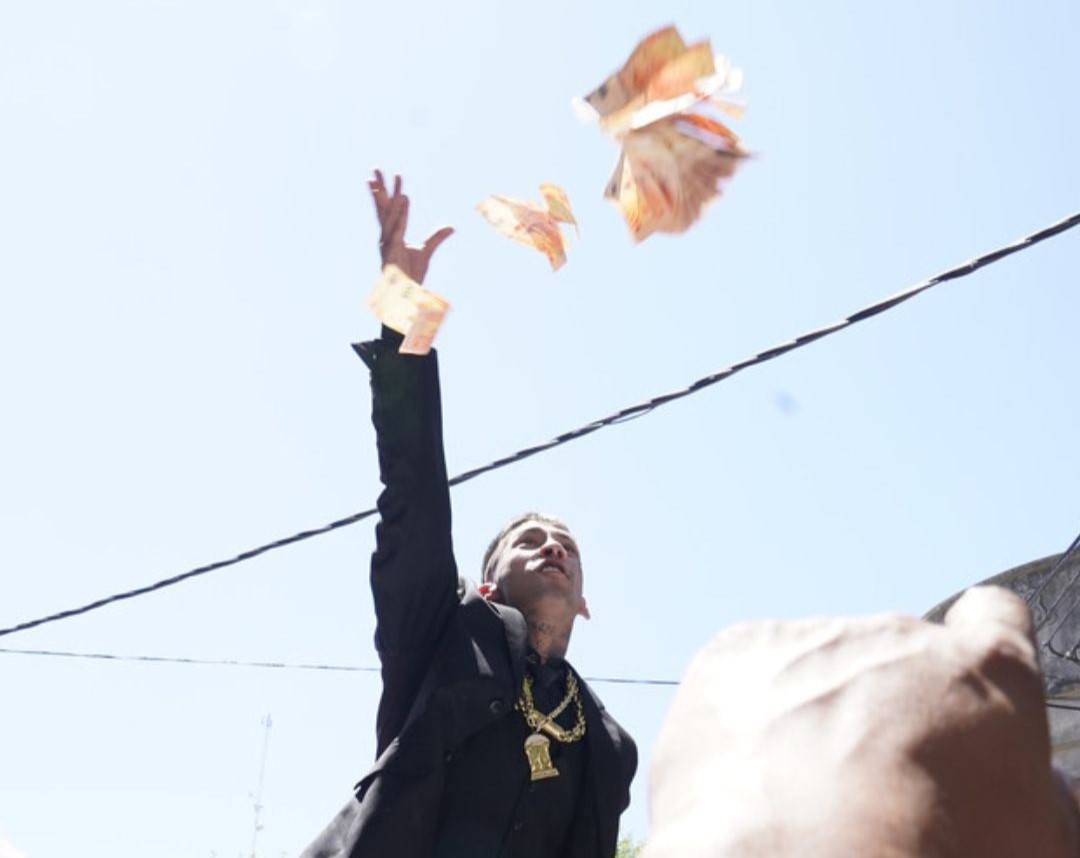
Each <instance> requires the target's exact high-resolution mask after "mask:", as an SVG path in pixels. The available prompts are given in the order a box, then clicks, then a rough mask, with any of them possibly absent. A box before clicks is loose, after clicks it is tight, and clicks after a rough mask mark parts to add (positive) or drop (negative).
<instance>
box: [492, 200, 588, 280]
mask: <svg viewBox="0 0 1080 858" xmlns="http://www.w3.org/2000/svg"><path fill="white" fill-rule="evenodd" d="M540 193H541V195H542V196H543V198H544V205H540V204H538V203H534V202H530V201H528V200H518V199H513V198H511V197H501V196H497V195H494V194H493V195H492V196H490V197H487V198H486V199H484V200H481V201H480V203H479V204H478V205H477V206H476V208H477V210H478V211H479V212H480V214H482V215H483V216H484V217H485V218H486V219H487V221H488V223H490V224H491V225H492V226H493V227H495V229H497V230H498V231H499V232H501V233H502V234H503V235H506V236H509V237H510V238H512V239H514V240H515V241H520V242H521V243H522V244H527V245H528V246H529V247H533V248H536V249H537V250H539V251H540V252H541V253H543V254H544V256H546V257H547V258H548V261H549V262H550V263H551V269H552V270H553V271H558V270H559V268H561V267H562V266H563V264H564V263H565V262H566V239H565V238H564V237H563V234H562V229H561V228H560V226H559V224H562V223H566V224H571V225H572V226H573V227H574V229H575V230H576V229H577V221H576V220H575V219H574V213H573V212H572V211H571V209H570V200H569V198H568V197H567V196H566V191H564V190H563V189H562V188H560V187H559V186H558V185H553V184H550V183H544V184H541V185H540Z"/></svg>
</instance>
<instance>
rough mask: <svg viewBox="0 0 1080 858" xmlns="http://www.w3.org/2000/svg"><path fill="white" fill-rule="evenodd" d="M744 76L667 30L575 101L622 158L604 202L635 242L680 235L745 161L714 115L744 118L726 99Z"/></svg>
mask: <svg viewBox="0 0 1080 858" xmlns="http://www.w3.org/2000/svg"><path fill="white" fill-rule="evenodd" d="M741 85H742V72H741V71H740V70H739V69H736V68H734V67H733V66H732V65H731V63H730V62H728V61H727V60H726V59H724V58H723V57H719V56H714V55H713V53H712V48H711V46H710V44H709V42H708V41H702V42H698V43H696V44H693V45H687V44H686V42H685V41H684V40H683V38H682V36H680V35H679V32H678V30H676V29H675V28H674V27H665V28H663V29H662V30H658V31H657V32H655V33H652V34H651V35H649V36H647V37H646V38H645V39H643V40H642V41H641V42H640V43H639V44H638V45H637V47H636V48H634V50H633V52H632V53H631V54H630V57H629V59H627V61H626V63H625V64H624V65H623V67H622V68H621V69H619V70H618V71H617V72H615V73H614V74H612V75H611V76H609V77H608V78H607V80H605V81H604V82H603V83H602V84H601V85H600V86H598V87H597V88H596V89H594V90H593V91H592V92H590V93H589V94H588V95H586V96H584V97H583V98H581V99H578V100H577V101H576V106H577V108H578V110H579V112H581V113H582V115H583V116H586V117H590V118H593V119H595V120H596V121H597V123H598V124H599V126H600V128H601V129H602V130H603V131H605V132H606V133H608V134H609V135H611V136H612V137H614V138H615V140H616V141H617V142H618V143H619V144H620V145H621V147H622V151H621V152H620V153H619V159H618V161H617V163H616V165H615V171H614V173H613V175H612V177H611V179H610V181H609V182H608V186H607V189H606V191H605V196H606V197H608V198H609V199H611V200H613V201H614V202H615V204H616V205H617V206H618V207H619V209H620V210H621V211H622V214H623V217H624V218H625V219H626V222H627V225H628V226H629V227H630V233H631V235H632V236H633V238H634V240H635V241H639V242H640V241H643V240H644V239H646V238H648V237H649V236H650V235H652V234H653V233H654V232H683V231H685V230H686V229H688V228H689V227H690V226H691V224H693V223H694V222H696V221H697V220H698V218H699V217H700V216H701V212H702V210H703V209H704V207H705V206H706V205H707V204H708V203H709V202H710V201H712V200H713V199H715V198H716V197H717V196H718V195H719V194H720V191H721V187H722V183H723V182H724V181H725V180H726V179H730V178H731V176H732V175H734V173H735V170H736V168H737V166H738V165H739V163H740V161H741V160H742V159H744V158H746V157H747V156H748V155H749V152H748V151H747V150H746V149H745V148H744V147H743V145H742V143H741V141H740V140H739V138H738V136H737V135H736V134H735V133H734V132H733V131H732V130H731V129H730V128H728V127H727V126H726V125H725V124H724V123H723V122H721V121H720V120H719V119H718V118H717V117H716V116H715V115H714V114H715V113H718V112H719V113H723V114H726V115H727V116H733V117H738V116H740V115H742V111H743V107H742V105H741V104H740V103H739V102H738V101H735V100H734V99H733V98H732V95H733V94H734V93H735V92H736V91H737V90H738V89H739V88H740V87H741Z"/></svg>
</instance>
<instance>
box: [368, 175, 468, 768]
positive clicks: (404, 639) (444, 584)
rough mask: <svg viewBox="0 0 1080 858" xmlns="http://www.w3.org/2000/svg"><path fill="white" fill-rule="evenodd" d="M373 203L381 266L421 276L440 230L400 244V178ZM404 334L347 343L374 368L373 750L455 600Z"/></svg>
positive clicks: (411, 688) (435, 450)
mask: <svg viewBox="0 0 1080 858" xmlns="http://www.w3.org/2000/svg"><path fill="white" fill-rule="evenodd" d="M369 186H370V188H371V193H372V197H373V198H374V200H375V211H376V214H377V216H378V219H379V225H380V228H381V237H380V242H379V247H380V250H381V252H382V260H383V264H384V265H386V264H391V263H392V264H395V265H397V266H398V267H400V268H401V269H402V270H403V271H404V272H405V273H406V274H407V275H409V276H410V277H411V278H412V279H414V280H416V281H417V282H420V281H422V280H423V278H424V275H425V274H426V273H427V268H428V263H429V262H430V260H431V255H432V253H433V252H434V251H435V249H436V248H437V247H438V246H439V244H441V243H442V242H443V241H444V240H445V239H446V238H447V237H449V235H450V234H451V233H452V232H453V230H452V229H450V228H449V227H445V228H443V229H440V230H438V231H436V232H435V233H433V234H432V235H431V237H429V238H428V239H427V241H425V242H424V243H423V245H421V246H420V247H409V246H408V245H406V244H405V228H406V226H407V223H408V214H409V198H408V197H406V196H405V195H404V194H403V193H402V192H401V178H400V177H396V178H395V180H394V188H393V191H392V192H390V191H388V190H387V188H386V185H385V182H384V181H383V177H382V174H381V173H379V172H376V173H375V178H374V179H373V180H372V181H371V182H370V183H369ZM400 342H401V335H400V334H398V333H396V332H394V331H391V330H389V329H388V328H385V327H384V328H383V331H382V336H381V337H380V339H378V340H374V341H372V342H368V343H362V344H360V345H357V346H354V348H355V349H356V351H357V353H358V354H359V355H360V357H361V358H362V359H363V360H364V363H366V364H367V366H368V368H369V369H370V371H371V390H372V422H373V423H374V425H375V433H376V439H377V443H378V453H379V471H380V477H381V479H382V482H383V485H384V486H385V488H384V490H383V492H382V494H381V495H380V497H379V502H378V506H379V515H380V521H379V524H378V525H377V527H376V531H375V532H376V549H375V553H374V554H373V555H372V558H371V589H372V592H373V594H374V598H375V614H376V618H377V623H378V624H377V629H376V648H377V650H378V652H379V658H380V660H381V662H382V673H383V697H382V701H381V702H380V705H379V716H378V750H379V752H380V753H381V752H382V750H383V749H384V748H385V746H386V745H387V743H388V742H389V741H390V740H391V739H392V738H393V737H394V735H396V734H397V732H398V731H399V730H400V727H401V724H402V723H403V721H404V718H405V716H406V715H407V714H408V710H409V707H410V706H411V705H412V700H413V698H414V697H415V694H416V691H417V689H418V687H419V684H420V682H421V680H422V679H423V676H424V673H425V672H426V670H427V668H428V665H429V664H430V661H431V658H432V656H433V654H434V646H435V643H436V641H437V640H438V636H439V633H440V632H441V630H442V629H443V627H444V626H445V623H446V621H447V619H448V617H449V615H450V613H451V612H452V611H453V610H454V607H455V605H456V604H457V568H456V566H455V563H454V557H453V546H452V544H451V537H450V494H449V487H448V485H447V476H446V462H445V460H444V457H443V443H442V411H441V404H440V397H439V372H438V358H437V356H436V354H435V352H434V351H432V352H431V353H429V354H427V355H423V356H417V355H403V354H399V353H398V345H399V344H400Z"/></svg>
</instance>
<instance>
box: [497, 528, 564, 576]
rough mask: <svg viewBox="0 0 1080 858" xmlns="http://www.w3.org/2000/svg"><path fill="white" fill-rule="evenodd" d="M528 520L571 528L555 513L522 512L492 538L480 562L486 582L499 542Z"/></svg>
mask: <svg viewBox="0 0 1080 858" xmlns="http://www.w3.org/2000/svg"><path fill="white" fill-rule="evenodd" d="M527 521H539V522H541V523H543V524H552V525H555V526H556V527H561V528H562V529H563V530H566V531H567V532H569V530H570V528H569V526H568V525H567V524H566V522H565V521H563V520H562V519H561V518H557V517H556V516H554V515H548V514H547V513H544V512H525V513H522V514H521V515H519V516H518V517H517V518H515V519H513V520H512V521H510V523H509V524H507V525H505V526H504V527H503V529H502V530H500V531H499V532H498V533H497V534H495V538H494V539H493V540H491V542H490V543H489V544H488V547H487V551H485V552H484V559H483V561H482V562H481V563H480V580H481V581H483V582H485V583H486V582H487V581H488V580H489V577H490V576H489V575H488V566H489V565H490V563H491V558H492V557H494V556H495V552H496V551H497V550H498V548H499V543H501V542H502V541H503V539H505V538H506V534H508V533H509V532H510V531H511V530H513V529H514V528H515V527H519V526H520V525H522V524H524V523H525V522H527Z"/></svg>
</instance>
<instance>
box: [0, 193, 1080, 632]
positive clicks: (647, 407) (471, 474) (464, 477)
mask: <svg viewBox="0 0 1080 858" xmlns="http://www.w3.org/2000/svg"><path fill="white" fill-rule="evenodd" d="M1077 225H1080V212H1077V213H1076V214H1072V215H1070V216H1069V217H1066V218H1064V219H1063V220H1060V221H1058V222H1057V223H1053V224H1051V225H1050V226H1047V227H1044V228H1043V229H1040V230H1039V231H1038V232H1033V233H1031V234H1030V235H1027V236H1024V237H1023V238H1021V239H1019V240H1017V241H1014V242H1013V243H1012V244H1008V245H1005V246H1004V247H1000V248H998V249H997V250H992V251H990V252H989V253H985V254H983V255H982V256H978V257H976V258H975V259H972V260H970V261H968V262H965V263H963V264H962V265H958V266H956V267H955V268H950V269H949V270H947V271H943V272H941V273H940V274H936V275H934V276H933V277H930V278H929V279H927V280H923V281H922V282H921V283H918V284H916V285H915V286H912V287H911V288H910V289H906V290H904V291H903V292H898V293H897V294H895V295H893V296H892V297H889V298H885V299H883V300H881V301H878V302H877V303H875V304H871V305H870V306H868V307H864V308H863V309H861V310H858V311H856V312H854V313H852V314H851V315H850V316H848V317H847V318H845V319H841V320H840V321H838V322H833V323H832V324H831V325H826V326H824V327H822V328H818V329H816V330H813V331H809V332H807V333H805V334H801V335H800V336H798V337H795V338H794V339H792V340H788V341H787V342H784V343H780V344H779V345H776V346H773V347H772V348H770V349H766V350H765V351H763V352H759V353H758V354H756V355H754V356H753V357H750V358H747V359H746V360H743V361H740V362H739V363H735V364H732V365H731V366H729V367H727V368H725V369H722V370H720V371H719V372H715V373H713V374H712V375H707V376H705V377H704V378H699V379H698V380H697V381H695V382H693V383H692V384H690V385H689V386H687V387H685V388H682V389H680V390H674V391H671V392H670V393H664V394H661V395H659V396H655V397H653V398H652V399H649V400H647V401H645V402H641V403H638V404H637V405H630V406H627V407H626V408H623V409H621V410H620V411H617V412H615V413H614V414H609V415H608V416H607V417H601V418H600V419H599V420H594V421H593V422H591V423H586V424H585V425H584V426H580V427H578V428H577V429H571V430H570V431H569V432H564V433H563V434H562V435H559V436H557V437H555V438H552V439H551V440H550V441H546V442H544V443H542V444H536V445H534V446H532V447H525V448H524V449H521V450H518V451H517V452H516V453H511V454H510V455H509V456H504V457H503V458H501V459H496V460H495V461H494V462H489V463H488V464H486V465H481V466H480V467H478V468H473V469H472V470H471V471H465V472H464V473H462V474H458V475H457V476H456V477H454V478H452V479H451V480H450V481H449V483H450V485H451V486H456V485H460V484H461V483H464V482H466V481H468V480H471V479H473V478H475V477H478V476H480V475H481V474H485V473H487V472H488V471H494V470H496V469H498V468H502V467H505V466H506V465H509V464H512V463H514V462H520V461H521V460H522V459H527V458H529V457H530V456H535V455H536V454H537V453H542V452H544V451H545V450H550V449H552V448H553V447H558V446H560V445H562V444H566V443H567V442H569V441H574V440H576V439H578V438H583V437H584V436H586V435H589V434H591V433H593V432H595V431H597V430H598V429H603V428H604V427H605V426H611V425H614V424H615V423H621V422H623V421H626V420H631V419H634V418H637V417H643V416H645V415H646V414H648V413H649V412H651V411H653V410H655V409H656V408H659V407H660V406H661V405H667V404H668V403H669V402H674V401H675V400H676V399H682V398H683V397H684V396H690V395H691V394H693V393H697V392H698V391H700V390H703V389H704V388H706V387H710V386H711V385H714V384H717V383H718V382H721V381H724V380H725V379H727V378H730V377H731V376H733V375H735V374H736V373H737V372H740V371H742V370H744V369H747V368H748V367H751V366H757V365H758V364H762V363H765V362H766V361H770V360H773V359H774V358H778V357H780V356H781V355H784V354H787V353H788V352H790V351H794V350H795V349H798V348H802V347H803V346H807V345H809V344H810V343H812V342H814V341H815V340H819V339H821V338H822V337H826V336H828V335H830V334H835V333H836V332H837V331H840V330H843V329H844V328H848V327H851V326H852V325H855V324H857V323H859V322H863V321H865V320H866V319H869V318H871V317H873V316H876V315H878V314H879V313H883V312H885V311H886V310H891V309H892V308H893V307H896V306H897V305H899V304H902V303H903V302H904V301H907V300H908V299H910V298H914V297H915V296H916V295H918V294H919V293H921V292H925V291H926V290H927V289H930V288H932V287H934V286H937V285H938V284H939V283H945V282H947V281H949V280H956V279H958V278H960V277H966V276H967V275H969V274H972V273H974V272H975V271H978V270H979V269H980V268H982V267H983V266H985V265H990V264H991V263H994V262H998V261H999V260H1001V259H1004V258H1005V257H1006V256H1011V255H1012V254H1014V253H1017V252H1019V251H1021V250H1025V249H1027V248H1029V247H1032V246H1033V245H1036V244H1038V243H1039V242H1041V241H1045V240H1046V239H1048V238H1051V237H1053V236H1055V235H1058V234H1059V233H1062V232H1065V231H1066V230H1069V229H1072V228H1073V227H1075V226H1077ZM375 512H376V510H375V509H374V508H373V509H366V510H364V511H362V512H358V513H354V514H353V515H350V516H347V517H346V518H340V519H338V520H337V521H333V522H330V524H327V525H324V526H322V527H317V528H313V529H311V530H305V531H302V532H301V533H296V534H294V535H292V536H288V537H285V538H284V539H279V540H276V541H274V542H270V543H267V544H266V545H261V546H259V547H258V548H252V549H251V550H250V551H245V552H244V553H243V554H238V555H237V556H236V557H233V558H230V559H228V560H219V561H217V562H215V563H209V564H207V565H206V566H200V567H198V568H196V569H192V570H190V571H188V572H184V573H182V574H180V575H174V576H173V577H171V578H165V579H163V580H161V581H158V582H156V583H154V584H148V585H146V586H145V587H139V588H137V589H134V590H128V591H126V592H123V593H117V594H115V595H112V596H106V597H104V598H102V599H98V600H97V601H94V602H91V603H89V604H87V605H83V606H81V607H78V608H70V609H68V610H66V611H60V612H59V613H55V614H50V615H48V616H45V617H40V618H39V619H36V620H28V621H26V622H24V623H19V624H18V625H15V626H11V627H9V628H6V629H0V637H3V636H5V635H10V634H14V633H15V632H21V631H26V630H28V629H32V628H36V627H37V626H42V625H45V624H46V623H52V622H56V621H58V620H64V619H68V618H69V617H75V616H78V615H80V614H85V613H88V612H90V611H93V610H96V609H98V608H102V607H104V606H105V605H109V604H112V603H113V602H119V601H122V600H124V599H133V598H135V597H136V596H143V595H145V594H147V593H151V592H153V591H155V590H161V589H164V588H166V587H171V586H172V585H174V584H179V583H180V582H181V581H186V580H188V579H189V578H194V577H196V576H198V575H206V574H207V573H209V572H214V571H216V570H218V569H223V568H225V567H226V566H234V565H236V564H237V563H242V562H243V561H245V560H250V559H251V558H253V557H258V556H259V555H260V554H265V553H266V552H268V551H274V550H275V549H278V548H284V547H285V546H286V545H292V544H293V543H294V542H301V541H303V540H305V539H311V538H312V537H315V536H321V535H322V534H324V533H329V532H330V531H332V530H337V529H338V528H341V527H347V526H348V525H350V524H355V523H356V522H358V521H362V520H363V519H365V518H368V517H370V516H372V515H374V514H375Z"/></svg>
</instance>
